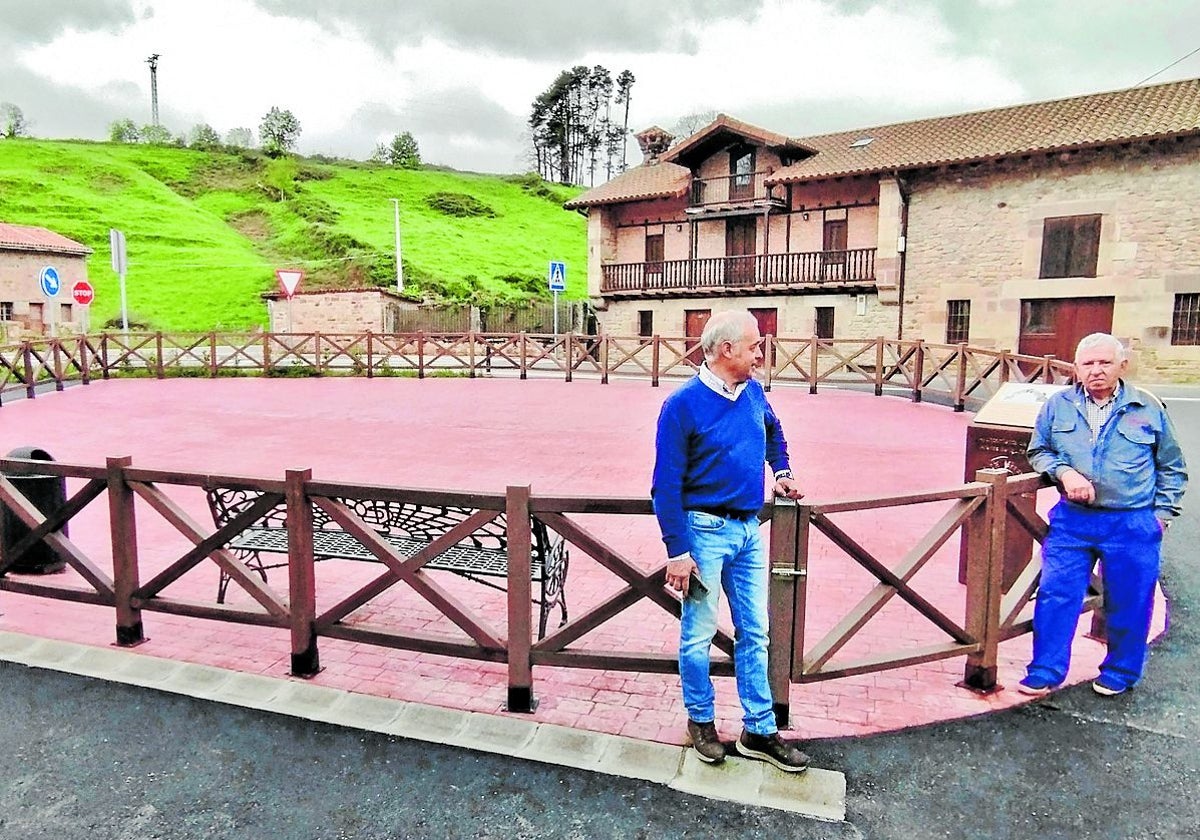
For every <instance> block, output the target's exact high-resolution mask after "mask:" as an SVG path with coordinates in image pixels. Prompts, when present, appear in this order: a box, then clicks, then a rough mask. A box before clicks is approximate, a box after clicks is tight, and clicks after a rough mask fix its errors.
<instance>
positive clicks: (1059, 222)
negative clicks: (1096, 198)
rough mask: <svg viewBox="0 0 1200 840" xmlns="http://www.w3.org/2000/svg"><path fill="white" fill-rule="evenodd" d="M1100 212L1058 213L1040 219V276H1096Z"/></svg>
mask: <svg viewBox="0 0 1200 840" xmlns="http://www.w3.org/2000/svg"><path fill="white" fill-rule="evenodd" d="M1099 253H1100V216H1098V215H1096V216H1058V217H1055V218H1050V219H1046V220H1045V221H1044V222H1043V223H1042V270H1041V273H1040V274H1039V275H1038V276H1039V277H1095V276H1096V258H1097V256H1098V255H1099Z"/></svg>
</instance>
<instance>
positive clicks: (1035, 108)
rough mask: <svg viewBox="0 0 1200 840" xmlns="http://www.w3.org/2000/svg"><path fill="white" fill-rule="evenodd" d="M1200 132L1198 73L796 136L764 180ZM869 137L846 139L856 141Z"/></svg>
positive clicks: (802, 178)
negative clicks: (797, 157)
mask: <svg viewBox="0 0 1200 840" xmlns="http://www.w3.org/2000/svg"><path fill="white" fill-rule="evenodd" d="M1195 133H1200V79H1189V80H1187V81H1183V82H1170V83H1167V84H1161V85H1153V86H1149V87H1139V88H1128V89H1126V90H1118V91H1113V92H1111V93H1098V94H1093V95H1090V96H1077V97H1073V98H1071V99H1057V100H1054V101H1052V102H1036V103H1032V104H1029V105H1016V106H1013V107H1009V108H996V109H994V110H991V111H977V112H975V113H971V114H959V115H956V116H950V117H935V118H933V119H927V120H917V121H915V122H906V123H898V124H895V125H885V126H877V127H874V128H862V129H856V130H854V131H842V132H838V133H836V134H825V135H821V136H818V137H803V138H799V140H800V142H801V143H803V144H804V145H806V146H810V147H812V148H813V149H815V150H816V152H817V154H816V155H814V156H813V157H811V158H807V159H805V160H802V161H800V162H799V163H794V164H792V165H791V166H787V167H784V168H782V169H779V170H777V171H776V172H775V173H774V174H773V175H772V176H771V177H770V178H768V179H767V183H769V184H779V183H787V182H794V181H809V180H815V179H820V178H829V177H833V176H837V175H852V174H856V173H868V172H885V171H889V170H893V169H913V168H920V167H925V166H934V165H940V164H949V163H965V162H970V161H982V160H990V159H994V158H1000V157H1007V156H1009V155H1019V154H1026V153H1032V152H1052V151H1057V150H1066V149H1078V148H1086V147H1089V146H1100V145H1106V144H1110V143H1120V142H1125V141H1131V140H1147V139H1151V138H1158V137H1173V136H1179V135H1184V134H1195ZM868 137H869V138H872V140H871V142H870V143H866V144H865V145H859V146H858V147H852V146H851V144H853V143H855V141H864V140H865V139H866V138H868Z"/></svg>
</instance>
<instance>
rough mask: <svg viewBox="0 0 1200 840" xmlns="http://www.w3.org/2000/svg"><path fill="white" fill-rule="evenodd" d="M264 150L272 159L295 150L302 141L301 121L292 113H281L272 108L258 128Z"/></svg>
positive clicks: (277, 109)
mask: <svg viewBox="0 0 1200 840" xmlns="http://www.w3.org/2000/svg"><path fill="white" fill-rule="evenodd" d="M258 136H259V137H261V138H262V146H263V150H264V151H265V152H266V153H267V154H268V155H270V156H271V157H279V156H280V155H282V154H284V153H285V152H287V151H290V150H291V149H293V148H295V146H296V141H297V140H299V139H300V121H299V120H297V119H296V117H295V116H294V115H293V114H292V112H291V111H281V110H280V109H279V108H277V107H275V106H272V107H271V110H270V111H268V112H267V113H266V115H265V116H264V117H263V119H262V122H261V123H260V124H259V126H258Z"/></svg>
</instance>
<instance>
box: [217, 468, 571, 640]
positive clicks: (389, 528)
mask: <svg viewBox="0 0 1200 840" xmlns="http://www.w3.org/2000/svg"><path fill="white" fill-rule="evenodd" d="M206 495H207V498H208V507H209V510H210V511H211V513H212V518H213V522H214V523H215V524H216V526H217V527H218V528H221V527H223V526H224V525H225V524H226V523H228V522H229V521H230V520H232V519H233V518H234V517H236V516H237V515H239V514H240V513H242V512H243V511H245V510H246V509H247V508H249V507H250V506H251V505H252V504H254V503H255V502H256V501H258V499H259V498H260V497H261V496H262V495H263V494H262V493H261V492H260V491H257V490H246V489H242V488H230V487H215V488H210V489H209V490H208V491H207V494H206ZM338 501H339V502H341V503H342V504H344V505H345V506H346V507H347V508H349V509H350V510H352V511H353V512H354V514H355V515H356V516H358V517H359V518H360V519H362V520H363V522H365V523H367V524H368V525H370V526H371V527H372V528H373V529H374V530H375V531H376V532H377V533H379V534H380V535H381V536H382V537H383V538H384V539H385V540H387V542H388V543H390V544H391V545H392V546H394V547H395V548H396V550H397V552H398V553H399V554H400V555H401V556H403V557H412V556H413V555H415V554H416V553H417V552H418V551H420V550H421V549H422V548H424V547H425V546H426V545H428V544H429V543H430V542H432V541H433V540H435V539H437V538H438V537H440V536H442V535H443V534H445V533H446V532H448V531H449V530H450V529H451V528H453V527H454V526H456V525H458V524H460V523H461V522H463V521H465V520H466V519H467V518H468V517H470V516H471V515H473V514H474V513H475V511H474V510H473V509H471V508H463V507H452V506H442V505H425V504H413V503H408V502H393V501H379V500H371V499H339V500H338ZM530 530H531V537H532V539H531V548H532V551H531V556H530V567H531V573H530V578H531V579H532V581H533V582H534V583H535V584H537V585H538V589H537V592H536V595H535V597H534V599H533V600H534V603H536V604H538V606H539V609H538V638H539V639H541V638H543V637H544V636H545V635H546V623H547V620H548V619H549V616H550V611H551V610H552V609H553V608H554V607H558V609H559V612H560V614H561V621H560V625H562V624H566V623H567V599H566V580H567V563H568V560H569V553H568V551H567V548H566V543H565V541H564V540H563V538H562V537H561V536H559V535H558V534H555V533H553V532H552V531H550V530H549V529H548V528H547V527H546V525H545V524H544V523H543V522H540V521H538V520H536V519H530ZM228 548H229V550H230V551H231V553H232V554H233V555H234V556H235V557H237V558H238V559H239V560H241V561H242V562H243V563H245V564H246V566H247V568H249V569H251V570H252V571H254V572H257V573H258V574H259V575H260V576H261V577H262V579H263V582H264V583H265V582H266V580H267V571H268V570H269V569H277V568H281V567H283V566H286V565H287V559H286V558H287V553H288V534H287V509H286V507H285V506H284V504H283V502H280V503H279V504H278V505H276V506H275V507H274V508H271V509H270V510H268V511H267V512H266V513H265V514H263V515H262V516H260V517H259V518H258V520H256V521H255V522H254V523H252V524H251V526H250V527H248V528H246V529H245V530H244V531H242V532H241V533H239V534H237V535H236V536H235V537H233V538H232V539H231V540H230V541H229V543H228ZM507 549H508V531H507V523H506V521H505V515H504V514H503V513H501V514H500V515H499V516H498V517H497V518H496V519H494V520H492V521H491V522H488V523H486V524H484V525H482V526H480V527H479V528H477V529H476V530H475V531H474V532H472V533H470V534H468V535H467V536H466V537H464V538H463V539H461V540H460V541H459V542H457V543H456V544H455V545H453V546H451V547H450V548H448V549H447V550H445V551H443V552H442V553H441V554H439V555H437V556H436V557H434V558H433V559H432V560H430V561H429V562H428V563H426V564H425V565H424V566H423V567H422V568H424V569H436V570H439V571H446V572H452V573H454V574H456V575H459V576H461V577H464V578H467V579H468V580H472V581H475V582H476V583H481V584H483V585H484V586H488V587H491V588H492V589H498V590H500V591H505V589H506V587H505V586H504V585H503V584H502V583H497V582H496V581H497V580H501V581H503V580H505V579H506V578H507V577H508V554H507ZM264 554H267V555H282V556H283V558H284V559H283V560H280V561H278V562H275V561H269V560H264V559H263V556H262V555H264ZM313 557H314V559H316V560H332V559H343V560H366V561H369V562H380V561H379V559H378V558H377V557H376V556H375V555H374V554H372V553H371V551H370V549H368V548H367V547H366V546H364V545H363V544H362V543H361V542H359V541H358V540H357V539H356V538H355V537H354V536H353V535H352V534H349V533H347V532H346V531H344V530H342V528H341V526H340V525H338V523H337V522H335V521H334V520H333V519H332V518H331V517H330V516H329V514H327V513H326V512H325V511H324V510H322V509H321V508H320V507H317V506H314V507H313ZM229 581H230V577H229V575H228V574H227V573H226V572H225V571H224V570H223V569H222V570H221V576H220V580H219V581H218V583H217V603H221V604H223V603H225V593H226V590H227V589H228V587H229Z"/></svg>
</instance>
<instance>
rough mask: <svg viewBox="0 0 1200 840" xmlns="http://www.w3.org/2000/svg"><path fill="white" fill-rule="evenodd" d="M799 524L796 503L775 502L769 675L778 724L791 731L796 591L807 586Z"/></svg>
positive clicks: (772, 517)
mask: <svg viewBox="0 0 1200 840" xmlns="http://www.w3.org/2000/svg"><path fill="white" fill-rule="evenodd" d="M806 510H807V509H806ZM805 521H806V523H807V520H805ZM798 523H799V516H798V509H797V506H796V503H795V502H793V501H792V500H790V499H775V500H774V504H773V505H772V507H771V546H770V552H771V554H770V558H769V565H770V569H771V576H770V578H769V580H768V582H767V586H768V591H767V597H768V603H769V608H768V615H769V617H770V629H769V633H768V638H769V639H770V648H769V650H768V654H767V675H768V679H769V681H770V685H771V697H772V698H773V699H774V704H773V705H774V708H775V724H776V725H777V726H778V727H779V728H780V729H788V728H790V727H789V717H790V714H791V686H792V679H791V678H792V663H793V661H794V660H795V659H796V650H795V649H796V643H797V635H796V604H797V598H796V587H797V585H798V584H802V583H803V581H804V575H805V574H806V572H805V571H804V570H802V569H801V567H800V563H799V560H800V553H799V549H800V544H799V536H800V529H799V527H798ZM806 533H807V529H806Z"/></svg>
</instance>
